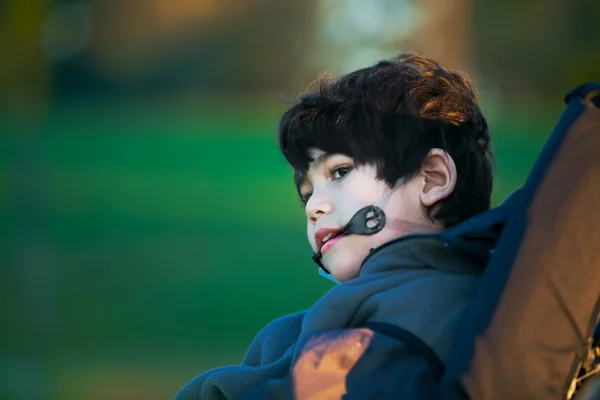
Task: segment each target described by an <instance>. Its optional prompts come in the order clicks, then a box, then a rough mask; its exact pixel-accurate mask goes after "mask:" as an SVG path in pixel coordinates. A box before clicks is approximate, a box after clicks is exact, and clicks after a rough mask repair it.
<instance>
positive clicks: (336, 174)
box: [331, 166, 352, 179]
mask: <svg viewBox="0 0 600 400" xmlns="http://www.w3.org/2000/svg"><path fill="white" fill-rule="evenodd" d="M350 171H352V167H348V166H343V167H337V168H334V169H333V170H332V171H331V176H332V177H333V179H342V178H343V177H344V176H346V175H348V174H349V173H350Z"/></svg>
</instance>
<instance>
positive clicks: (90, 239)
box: [0, 0, 600, 400]
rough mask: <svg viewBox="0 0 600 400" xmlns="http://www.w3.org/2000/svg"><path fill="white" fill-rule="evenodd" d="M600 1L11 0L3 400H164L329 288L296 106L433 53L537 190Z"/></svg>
mask: <svg viewBox="0 0 600 400" xmlns="http://www.w3.org/2000/svg"><path fill="white" fill-rule="evenodd" d="M598 17H600V3H599V2H597V1H584V0H578V1H571V2H563V1H559V0H550V1H548V0H545V1H541V0H527V1H520V2H516V1H504V2H494V1H491V0H481V1H477V2H475V1H474V0H471V1H469V0H451V1H446V2H439V1H437V2H436V1H433V0H421V1H417V0H414V1H409V0H396V1H389V0H388V1H386V0H377V1H372V2H366V1H362V0H344V1H342V0H302V1H300V0H295V1H287V2H282V1H277V0H254V1H251V2H242V1H241V0H237V1H235V0H195V1H192V0H125V1H123V0H88V1H74V0H73V1H66V0H65V1H44V0H37V1H34V0H4V1H3V2H1V3H0V46H1V47H0V50H2V53H3V56H2V60H3V61H2V62H1V63H0V89H1V90H0V107H1V108H0V132H1V135H0V194H1V195H0V235H1V238H2V240H0V266H1V268H0V296H1V299H2V301H1V303H0V306H1V307H0V321H1V323H2V325H1V332H2V341H1V343H2V345H1V346H2V347H1V351H0V398H2V399H16V400H21V399H41V400H44V399H61V400H63V399H65V400H69V399H138V398H139V399H164V398H172V397H173V396H174V394H175V393H176V392H177V391H178V390H179V388H180V387H181V386H182V385H184V384H185V383H186V382H188V381H189V380H190V379H191V378H193V377H194V376H195V375H197V374H198V373H200V372H203V371H204V370H206V369H208V368H212V367H216V366H220V365H224V364H230V363H238V362H239V361H240V358H241V356H242V355H243V352H244V350H245V348H246V347H247V346H248V344H249V342H250V341H251V339H252V338H253V337H254V335H255V334H256V333H257V331H258V330H259V329H260V328H261V327H262V326H264V325H265V324H266V323H267V322H268V321H269V320H271V319H273V318H275V317H277V316H281V315H283V314H286V313H289V312H293V311H297V310H300V309H303V308H306V307H309V306H310V305H311V304H312V303H313V302H314V301H315V300H317V299H318V298H319V297H320V296H321V295H323V293H325V292H326V291H327V289H328V288H329V287H330V286H331V284H330V283H329V282H328V281H327V280H325V279H323V278H321V277H319V276H318V274H317V269H316V267H315V266H314V265H313V263H312V261H311V260H310V258H309V256H310V248H309V246H308V244H307V243H306V239H305V233H304V229H305V226H304V224H305V220H304V216H303V211H302V210H301V208H300V207H299V205H300V203H299V201H298V200H297V198H296V194H295V189H294V187H293V185H292V183H291V182H292V180H291V178H292V175H291V171H290V169H289V168H288V167H287V165H286V164H285V161H284V160H283V158H282V157H281V156H280V154H279V153H278V149H277V144H276V138H275V127H276V124H277V118H278V116H279V115H280V114H281V113H282V112H283V111H284V110H285V108H286V104H285V103H284V101H282V99H287V98H293V97H295V96H296V95H297V94H299V93H301V92H302V91H304V90H306V89H307V88H308V87H309V84H310V83H311V82H312V81H314V80H315V78H316V77H317V75H318V74H319V73H321V72H324V71H327V72H328V73H331V74H334V75H336V74H340V73H344V72H349V71H350V70H352V69H355V68H357V67H361V66H364V65H367V64H369V63H372V62H375V61H377V60H379V59H381V58H386V57H390V56H392V55H394V54H395V53H397V52H399V51H403V50H409V49H412V50H416V51H418V52H420V53H422V54H424V55H428V56H430V57H433V58H436V59H437V60H439V61H441V62H442V63H445V64H446V65H448V66H451V67H455V68H460V69H463V70H466V71H468V72H469V73H470V74H471V76H472V77H473V78H474V79H475V80H476V82H477V86H478V88H479V91H480V93H481V101H482V104H483V108H484V111H485V112H486V114H487V116H488V118H489V121H490V125H491V127H492V130H493V133H494V148H495V151H496V155H497V159H498V169H497V175H496V176H497V180H496V185H495V190H494V202H495V203H497V202H499V201H501V200H502V199H503V198H504V197H505V196H506V195H507V194H508V193H510V192H511V191H512V190H514V189H515V188H517V187H518V186H520V185H521V184H522V183H523V181H524V179H525V177H526V176H527V174H528V172H529V169H530V168H531V166H532V164H533V162H534V161H535V157H536V155H537V154H538V152H539V150H540V149H541V147H542V146H543V144H544V142H545V140H546V138H547V137H548V135H549V134H550V131H551V129H552V127H553V126H554V123H555V122H556V120H557V118H558V117H559V115H560V112H561V110H562V107H563V103H562V97H563V95H564V94H565V92H566V91H567V90H569V89H570V88H571V87H573V86H574V85H576V84H578V83H581V82H584V81H593V80H595V81H598V80H600V68H598V65H600V52H599V51H598V49H599V48H600V28H599V27H600V25H599V24H598V23H597V21H598Z"/></svg>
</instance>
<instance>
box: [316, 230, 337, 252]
mask: <svg viewBox="0 0 600 400" xmlns="http://www.w3.org/2000/svg"><path fill="white" fill-rule="evenodd" d="M341 232H342V229H341V228H320V229H317V231H316V232H315V244H316V246H317V251H320V252H321V253H322V252H323V250H322V249H323V247H324V246H325V245H326V244H327V243H328V242H329V241H332V240H334V239H335V238H336V237H337V236H342V235H340V233H341ZM338 240H339V239H338ZM331 245H333V243H332V244H331ZM327 247H331V246H327Z"/></svg>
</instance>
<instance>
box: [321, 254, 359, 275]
mask: <svg viewBox="0 0 600 400" xmlns="http://www.w3.org/2000/svg"><path fill="white" fill-rule="evenodd" d="M332 250H333V249H332ZM329 255H330V257H327V260H326V261H327V262H326V263H325V267H326V268H327V270H328V271H329V272H331V274H332V275H333V276H334V277H335V279H337V280H338V281H340V282H345V281H347V280H350V279H353V278H356V277H357V276H358V273H359V272H360V265H361V262H360V261H359V258H360V257H357V256H355V255H353V254H348V252H346V253H345V254H328V256H329Z"/></svg>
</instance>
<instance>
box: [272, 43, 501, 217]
mask: <svg viewBox="0 0 600 400" xmlns="http://www.w3.org/2000/svg"><path fill="white" fill-rule="evenodd" d="M278 134H279V145H280V148H281V151H282V152H283V155H284V156H285V158H286V159H287V161H288V162H289V163H290V164H291V166H292V167H293V168H294V170H295V179H296V182H298V181H299V179H301V178H302V176H303V175H304V174H305V173H306V171H307V170H308V166H309V163H310V161H311V158H310V156H309V155H308V152H307V150H308V149H309V148H311V147H314V148H318V149H321V150H323V151H325V152H327V153H331V154H333V153H341V154H345V155H347V156H349V157H352V158H353V159H354V160H355V162H356V163H357V164H358V165H360V164H374V165H376V166H377V171H378V178H379V179H382V180H384V181H385V182H386V183H387V184H388V185H390V186H393V185H394V183H395V182H396V181H397V180H398V179H399V178H400V177H406V178H408V179H409V178H411V177H413V176H415V175H416V174H417V173H418V172H419V170H420V168H421V165H422V163H423V161H424V160H425V157H426V156H427V154H428V153H429V151H430V150H431V149H433V148H440V149H442V150H445V151H446V152H447V153H448V154H450V156H451V157H452V159H453V160H454V162H455V164H456V169H457V175H458V176H457V183H456V187H455V189H454V192H453V193H452V194H451V195H450V196H449V197H447V198H446V199H444V200H443V201H442V203H441V204H440V205H439V209H437V210H436V212H435V214H434V215H431V213H432V210H433V207H431V208H430V209H429V214H430V217H431V218H432V219H433V218H435V219H438V220H439V221H441V222H442V223H443V224H444V225H445V226H446V227H449V226H452V225H454V224H456V223H458V222H461V221H463V220H465V219H468V218H470V217H472V216H474V215H476V214H478V213H480V212H482V211H485V210H487V209H488V208H489V207H490V197H491V191H492V184H493V164H494V160H493V155H492V153H491V149H490V133H489V130H488V125H487V122H486V120H485V118H484V117H483V114H482V112H481V110H480V108H479V105H478V104H477V102H476V95H475V91H474V89H473V87H472V84H471V82H470V80H469V78H468V77H467V76H466V75H465V74H462V73H460V72H457V71H452V70H449V69H446V68H444V67H443V66H441V65H440V64H439V63H437V62H435V61H433V60H431V59H429V58H425V57H421V56H419V55H418V54H416V53H413V52H410V53H402V54H400V55H398V56H397V57H394V58H392V59H389V60H384V61H380V62H378V63H376V64H375V65H373V66H370V67H367V68H362V69H359V70H357V71H354V72H351V73H349V74H347V75H344V76H341V77H339V78H337V79H327V78H321V79H320V87H319V90H317V91H314V92H309V93H305V94H302V95H301V96H300V97H299V98H298V100H297V101H296V102H295V103H294V104H292V106H291V107H290V109H288V110H287V111H286V112H285V113H284V114H283V116H282V118H281V120H280V123H279V132H278Z"/></svg>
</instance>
